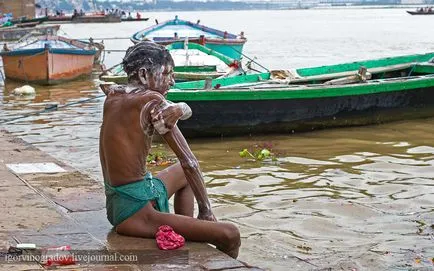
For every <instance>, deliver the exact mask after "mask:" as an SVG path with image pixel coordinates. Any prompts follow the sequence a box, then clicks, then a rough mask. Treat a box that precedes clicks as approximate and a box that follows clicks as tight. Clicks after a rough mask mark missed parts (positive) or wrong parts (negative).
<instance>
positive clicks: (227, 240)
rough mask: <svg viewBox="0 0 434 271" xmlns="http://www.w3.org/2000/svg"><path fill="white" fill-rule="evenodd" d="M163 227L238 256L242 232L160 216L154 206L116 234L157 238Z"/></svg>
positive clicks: (224, 225) (231, 227)
mask: <svg viewBox="0 0 434 271" xmlns="http://www.w3.org/2000/svg"><path fill="white" fill-rule="evenodd" d="M161 225H169V226H171V227H172V228H173V229H174V230H175V231H176V232H177V233H179V234H181V235H182V236H184V238H185V239H187V240H189V241H196V242H207V243H211V244H213V245H215V246H216V247H217V249H219V250H221V251H222V252H224V253H226V254H228V255H229V256H231V257H233V258H236V257H237V256H238V251H239V247H240V245H241V240H240V232H239V231H238V229H237V227H235V226H234V225H233V224H230V223H222V222H212V221H204V220H199V219H196V218H193V217H187V216H182V215H176V214H167V213H160V212H158V211H156V210H155V209H154V208H152V206H151V204H147V205H146V206H145V207H143V208H142V209H141V210H140V211H138V212H137V213H135V214H134V215H133V216H132V217H130V218H128V219H127V220H125V221H124V222H122V223H121V224H120V225H118V226H117V228H116V231H117V232H118V233H119V234H124V235H128V236H135V237H144V238H154V237H155V233H156V232H157V230H158V227H159V226H161Z"/></svg>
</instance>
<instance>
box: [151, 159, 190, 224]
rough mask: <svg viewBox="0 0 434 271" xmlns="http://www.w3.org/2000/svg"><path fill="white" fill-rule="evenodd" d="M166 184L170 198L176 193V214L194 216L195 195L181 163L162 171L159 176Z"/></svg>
mask: <svg viewBox="0 0 434 271" xmlns="http://www.w3.org/2000/svg"><path fill="white" fill-rule="evenodd" d="M156 177H157V178H158V179H160V180H162V181H163V182H164V184H165V185H166V189H167V196H168V198H169V199H170V198H171V197H172V195H173V194H175V199H174V205H175V206H174V209H175V214H178V215H185V216H190V217H193V212H194V195H193V191H192V190H191V187H190V185H189V184H188V182H187V179H186V178H185V175H184V171H183V169H182V167H181V164H180V163H176V164H174V165H171V166H170V167H168V168H166V169H164V170H162V171H160V172H159V173H158V174H157V176H156Z"/></svg>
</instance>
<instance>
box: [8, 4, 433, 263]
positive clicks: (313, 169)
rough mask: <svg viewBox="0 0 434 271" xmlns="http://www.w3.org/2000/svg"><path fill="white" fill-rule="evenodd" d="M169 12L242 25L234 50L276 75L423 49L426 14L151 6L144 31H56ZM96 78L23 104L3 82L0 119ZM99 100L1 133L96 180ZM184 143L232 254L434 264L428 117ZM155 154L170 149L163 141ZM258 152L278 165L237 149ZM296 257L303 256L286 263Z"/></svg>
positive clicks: (88, 90) (60, 99)
mask: <svg viewBox="0 0 434 271" xmlns="http://www.w3.org/2000/svg"><path fill="white" fill-rule="evenodd" d="M175 14H178V15H179V17H180V18H181V19H188V20H192V21H196V20H197V19H200V20H201V23H203V24H205V25H209V26H211V27H216V28H218V29H222V30H227V31H229V32H233V33H239V32H240V31H244V32H245V35H246V37H247V38H248V42H247V43H246V46H245V50H244V52H245V54H246V55H247V56H249V57H251V58H253V57H255V60H256V61H257V62H258V63H260V64H261V65H263V66H265V67H269V68H274V69H281V68H286V69H287V68H295V67H297V68H298V67H306V66H313V65H322V64H333V63H338V62H347V61H352V60H363V59H370V58H377V57H385V56H396V55H404V54H410V53H423V52H428V51H434V43H433V37H434V27H433V26H434V16H410V15H408V14H406V13H405V10H403V9H327V10H288V11H220V12H176V13H174V12H159V13H157V12H155V13H147V14H144V16H148V17H150V20H149V21H148V22H147V23H138V22H129V23H121V24H82V25H62V27H61V30H62V31H63V32H64V33H65V35H68V36H70V37H73V38H85V37H90V36H91V37H94V38H96V40H98V38H108V37H118V38H123V37H129V36H130V35H131V34H133V33H134V32H135V31H138V30H140V29H142V28H144V27H146V26H148V25H150V24H152V23H153V22H154V19H158V20H159V21H162V20H165V19H170V18H173V17H174V16H175ZM431 17H432V18H431ZM105 45H106V48H108V49H116V50H124V49H126V48H127V47H128V46H130V45H131V43H130V42H129V41H128V40H126V39H116V40H106V41H105ZM122 55H123V53H110V54H106V56H105V63H106V65H107V66H111V65H114V64H116V63H119V62H120V61H121V58H122ZM96 84H97V80H88V81H80V82H71V83H66V84H62V85H58V86H52V87H41V86H35V87H36V90H37V95H36V97H32V98H22V97H14V96H12V95H10V94H9V93H10V91H11V90H12V89H13V88H14V87H16V86H20V84H16V83H8V84H6V85H5V86H0V89H1V90H2V91H1V92H0V101H1V103H0V109H1V111H0V112H1V113H0V118H2V119H4V118H11V117H13V115H16V114H20V113H24V112H31V111H33V110H40V109H43V108H44V106H45V105H46V103H49V102H57V103H60V104H65V103H70V102H74V101H78V100H80V99H84V98H89V97H95V96H97V95H101V93H102V92H101V91H100V90H99V89H98V88H97V87H96ZM102 103H103V99H102V98H99V99H95V100H93V101H91V102H87V103H83V104H80V105H75V106H68V107H65V108H62V109H59V110H58V111H55V112H51V113H47V114H42V115H39V116H35V117H31V118H26V119H20V120H17V121H15V122H11V123H8V124H6V125H4V127H5V128H6V129H8V130H9V131H11V132H12V133H14V134H15V135H17V136H20V137H22V138H24V139H25V140H26V141H28V142H31V143H33V144H34V145H35V146H37V147H38V148H40V149H42V150H43V151H46V152H48V153H50V154H51V155H53V156H54V157H56V158H58V159H60V160H62V161H65V162H66V163H68V164H71V165H73V166H75V167H76V168H78V169H80V170H82V171H85V172H87V173H89V174H91V175H92V176H94V177H95V178H97V179H99V180H101V172H100V166H99V158H98V133H99V127H100V124H101V112H102ZM189 142H190V145H191V148H192V150H193V152H194V153H195V154H196V156H197V157H198V159H199V160H200V164H201V167H202V170H203V172H204V175H205V178H206V182H207V187H208V192H209V194H210V198H211V201H212V204H213V206H214V209H215V213H216V215H217V217H218V218H219V219H220V220H222V221H232V222H234V223H236V224H237V225H238V226H239V227H240V230H241V234H242V239H243V240H242V241H243V244H242V249H241V253H240V259H241V260H245V261H247V262H248V263H250V264H253V265H257V266H260V267H263V268H268V269H271V270H306V269H309V268H312V269H318V268H326V267H334V268H336V269H338V270H352V269H355V270H386V269H387V270H408V269H412V268H419V267H420V268H425V269H426V270H431V269H432V268H434V266H433V257H434V118H430V119H419V120H412V121H402V122H395V123H389V124H383V125H375V126H365V127H358V128H341V129H334V130H327V131H316V132H312V133H305V134H294V135H278V136H276V135H274V136H262V137H248V138H245V137H244V138H223V139H221V138H219V139H206V140H190V141H189ZM156 147H157V148H158V149H160V150H162V151H165V152H167V153H168V154H169V155H171V153H170V151H169V150H168V149H166V147H165V146H164V145H159V144H156ZM262 147H266V148H268V149H270V150H271V151H272V152H273V153H274V156H275V158H276V159H274V160H273V161H271V160H270V161H262V162H260V161H254V160H249V159H246V158H241V157H240V156H239V154H238V152H239V151H241V150H242V149H245V148H246V149H249V150H251V151H254V150H258V149H261V148H262ZM158 169H159V168H155V170H158ZM296 259H302V260H304V262H300V264H299V265H294V264H293V263H294V260H296ZM288 265H290V266H288Z"/></svg>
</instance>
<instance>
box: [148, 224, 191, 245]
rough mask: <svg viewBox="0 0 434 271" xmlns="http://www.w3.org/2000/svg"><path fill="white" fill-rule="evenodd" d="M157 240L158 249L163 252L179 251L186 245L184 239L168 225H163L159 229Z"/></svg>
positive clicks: (156, 235)
mask: <svg viewBox="0 0 434 271" xmlns="http://www.w3.org/2000/svg"><path fill="white" fill-rule="evenodd" d="M155 239H156V240H157V246H158V248H159V249H162V250H171V249H177V248H180V247H182V246H184V244H185V239H184V237H182V236H181V235H180V234H178V233H176V232H175V231H174V230H173V229H172V227H170V226H168V225H162V226H160V227H159V228H158V231H157V233H156V234H155Z"/></svg>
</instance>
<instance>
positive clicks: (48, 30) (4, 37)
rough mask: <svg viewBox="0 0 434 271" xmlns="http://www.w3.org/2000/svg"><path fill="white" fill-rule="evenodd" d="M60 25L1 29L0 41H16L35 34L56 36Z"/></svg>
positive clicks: (19, 26) (20, 26)
mask: <svg viewBox="0 0 434 271" xmlns="http://www.w3.org/2000/svg"><path fill="white" fill-rule="evenodd" d="M59 28H60V25H37V26H31V27H23V25H15V26H10V27H2V28H0V41H1V42H5V41H16V40H19V39H21V38H23V37H24V36H26V35H28V34H30V33H33V34H40V35H53V36H54V35H56V34H57V31H58V30H59Z"/></svg>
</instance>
